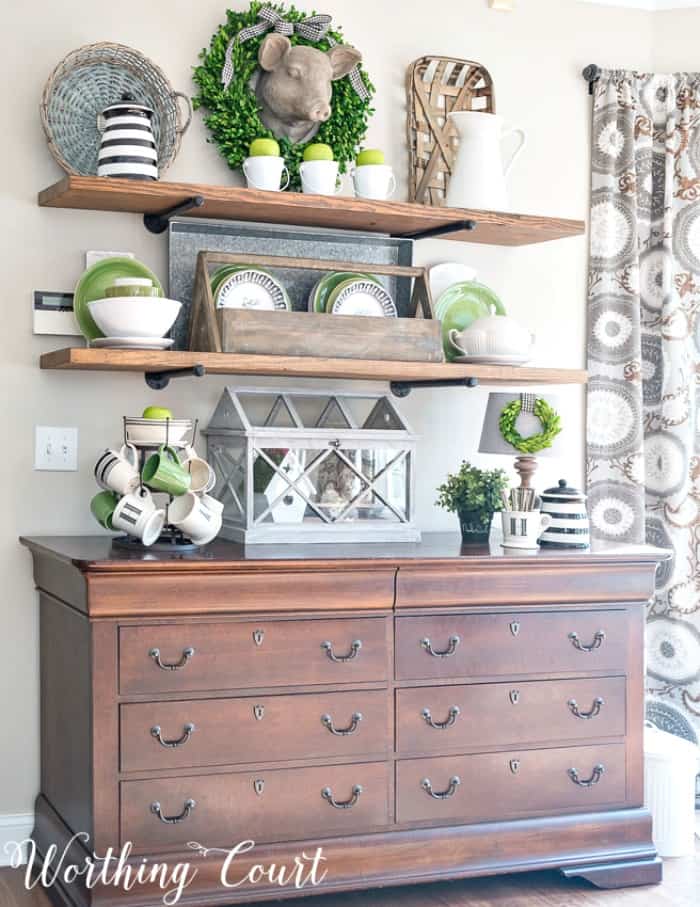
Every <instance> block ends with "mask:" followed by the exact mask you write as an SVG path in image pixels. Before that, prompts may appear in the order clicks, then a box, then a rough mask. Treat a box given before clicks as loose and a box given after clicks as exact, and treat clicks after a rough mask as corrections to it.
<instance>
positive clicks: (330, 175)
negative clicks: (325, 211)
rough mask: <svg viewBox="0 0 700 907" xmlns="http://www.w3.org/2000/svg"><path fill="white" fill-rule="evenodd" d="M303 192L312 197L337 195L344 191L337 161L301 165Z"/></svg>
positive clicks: (304, 162)
mask: <svg viewBox="0 0 700 907" xmlns="http://www.w3.org/2000/svg"><path fill="white" fill-rule="evenodd" d="M299 175H300V176H301V191H302V192H306V193H309V194H311V195H337V194H338V193H339V192H341V191H342V188H343V187H342V185H341V183H340V181H339V179H338V162H337V161H303V162H302V163H301V164H300V165H299Z"/></svg>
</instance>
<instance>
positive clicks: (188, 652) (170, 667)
mask: <svg viewBox="0 0 700 907" xmlns="http://www.w3.org/2000/svg"><path fill="white" fill-rule="evenodd" d="M148 654H149V655H150V657H151V658H152V659H153V661H155V663H156V664H157V665H158V667H159V668H160V669H161V670H163V671H177V670H178V669H179V668H184V667H185V665H186V664H187V662H188V661H189V660H190V658H192V656H193V655H194V649H193V648H192V647H191V646H188V647H187V648H186V649H183V650H182V658H181V659H180V661H178V662H176V663H175V664H167V663H166V662H164V661H161V660H160V649H151V651H150V652H149V653H148Z"/></svg>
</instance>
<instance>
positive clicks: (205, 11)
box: [0, 0, 651, 814]
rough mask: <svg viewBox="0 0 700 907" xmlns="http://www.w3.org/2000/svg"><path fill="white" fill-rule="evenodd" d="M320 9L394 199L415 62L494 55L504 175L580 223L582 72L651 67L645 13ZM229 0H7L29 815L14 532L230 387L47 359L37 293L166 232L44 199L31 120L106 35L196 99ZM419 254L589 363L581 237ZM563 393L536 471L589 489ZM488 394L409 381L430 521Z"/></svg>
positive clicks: (426, 249) (8, 249) (11, 475)
mask: <svg viewBox="0 0 700 907" xmlns="http://www.w3.org/2000/svg"><path fill="white" fill-rule="evenodd" d="M319 6H320V8H321V9H322V10H324V11H327V12H328V13H331V14H332V15H333V16H334V18H335V19H336V20H337V21H338V22H340V23H342V24H343V26H344V28H345V34H346V36H347V38H348V40H349V41H351V42H353V43H356V44H357V45H358V46H359V47H360V48H361V49H362V51H363V53H364V56H365V61H366V65H367V69H368V70H369V72H370V74H371V77H372V79H373V81H374V83H375V85H376V87H377V98H376V108H377V113H376V116H375V118H374V120H373V122H372V125H371V129H370V133H369V136H368V143H369V144H370V145H372V146H379V147H382V148H384V149H386V151H387V152H388V154H389V157H390V159H392V160H393V162H394V164H395V166H396V169H397V173H398V174H399V176H400V177H401V179H402V183H403V184H402V186H401V194H403V192H404V191H405V181H404V180H403V176H404V174H405V170H406V149H405V140H404V134H405V98H404V73H405V70H406V67H407V65H408V63H410V62H411V61H412V60H414V59H415V58H416V57H418V56H420V55H422V54H424V53H426V52H441V53H445V54H454V55H456V56H459V57H467V58H471V59H475V60H480V61H482V62H483V63H484V64H485V65H486V66H488V68H489V69H490V71H491V73H492V75H493V77H494V80H495V84H496V90H497V99H498V110H499V112H500V113H502V114H504V115H505V116H506V117H507V119H508V120H509V121H510V122H511V123H512V124H513V125H518V126H522V127H523V128H524V129H526V130H527V132H528V135H529V142H528V146H527V148H526V151H525V152H524V154H523V156H522V158H521V159H520V161H519V162H518V164H517V166H516V168H515V170H514V173H513V178H512V186H511V189H512V202H513V207H514V209H515V210H521V211H530V212H537V213H541V214H552V215H562V216H570V217H584V216H585V215H586V208H587V198H588V133H589V127H588V123H589V98H588V96H587V93H586V88H585V85H584V83H583V81H582V79H581V76H580V72H581V69H582V67H583V66H584V65H585V64H587V63H589V62H592V61H593V62H598V63H600V64H602V65H606V64H608V65H609V64H614V65H616V66H629V67H638V68H644V67H647V66H648V65H649V64H650V62H651V58H650V48H651V17H650V16H648V15H647V14H645V13H642V12H635V11H630V10H619V9H612V8H604V7H603V8H600V7H595V6H589V5H587V4H578V3H576V2H574V0H518V3H517V6H518V9H517V10H516V12H514V13H511V14H503V13H497V12H492V11H490V10H489V9H488V8H487V3H486V0H442V2H435V3H433V4H432V5H428V6H426V4H418V3H414V4H397V3H394V2H383V3H380V2H377V0H352V2H350V0H328V2H323V3H320V4H319ZM399 6H400V7H401V16H400V18H397V17H396V15H395V14H397V13H398V10H399ZM225 8H226V3H224V2H221V0H217V2H214V0H199V2H198V3H196V4H193V3H192V2H191V0H167V2H166V0H149V2H143V0H138V2H137V0H121V2H119V3H108V2H106V0H97V2H95V0H92V2H88V0H61V2H60V3H57V2H48V0H43V2H40V3H39V4H37V3H36V2H35V3H22V4H20V3H13V4H11V5H8V6H7V10H6V17H5V22H4V29H3V47H2V54H1V55H0V60H1V61H2V63H1V64H0V65H2V67H3V68H4V72H3V78H2V84H3V85H4V86H5V91H4V93H3V97H4V105H5V117H4V122H5V138H4V140H3V143H2V144H3V168H2V173H3V180H4V183H5V185H4V191H3V208H2V211H3V218H4V222H3V231H2V236H3V239H2V244H3V252H4V254H3V269H2V270H3V274H4V281H3V282H4V284H5V286H4V293H3V301H2V327H3V330H2V337H3V355H2V379H1V380H2V389H3V390H2V399H3V401H4V403H3V409H2V412H3V422H4V424H5V427H6V428H5V430H6V435H5V437H6V442H5V445H4V450H5V456H4V462H3V465H4V475H5V486H4V489H3V496H2V497H3V504H4V506H3V508H2V512H3V518H2V519H1V520H0V575H1V576H2V587H3V594H2V599H0V601H1V605H0V609H1V610H0V615H1V616H2V624H1V626H2V634H1V637H0V638H1V639H2V649H1V653H2V654H1V657H0V702H1V709H0V720H1V722H2V728H3V733H2V736H1V737H0V814H2V813H20V812H25V811H29V810H31V807H32V801H33V798H34V796H35V794H36V792H37V789H38V778H39V774H38V696H37V686H38V684H37V680H38V664H37V629H38V627H37V608H36V596H35V594H34V592H33V590H32V579H31V571H30V559H29V555H28V554H27V553H26V551H24V550H23V549H21V548H20V547H19V546H18V544H17V536H18V535H19V534H21V533H28V534H47V533H71V532H73V533H76V532H77V533H80V532H94V531H95V529H96V527H95V526H94V525H93V524H92V523H91V520H90V515H89V512H88V501H89V499H90V496H91V494H92V493H93V483H92V480H91V464H92V462H93V460H94V458H95V456H96V454H97V452H98V451H99V449H100V448H101V447H103V446H104V445H105V444H106V443H109V442H112V441H113V440H116V438H117V437H118V433H119V420H120V417H121V416H122V414H125V413H130V414H133V413H139V412H140V411H141V409H142V408H143V407H144V406H145V405H146V404H147V403H148V402H150V401H152V400H154V399H155V398H158V400H159V401H161V400H162V401H163V402H165V403H166V404H167V405H170V406H172V407H173V408H174V409H175V410H176V411H177V413H178V414H180V415H193V416H194V415H196V416H199V417H201V418H202V419H204V420H205V422H206V420H207V418H208V416H209V414H210V413H211V411H212V409H213V407H214V405H215V402H216V400H217V399H218V396H219V394H220V392H221V389H222V387H223V386H224V383H225V381H224V379H221V378H211V379H206V380H203V381H199V382H195V381H182V382H177V383H176V384H175V385H172V386H171V388H170V389H169V390H168V391H166V392H164V393H162V394H161V395H158V394H154V393H152V392H148V391H147V388H146V387H145V385H144V382H143V378H142V377H141V376H138V375H121V376H119V375H111V374H99V373H93V374H90V373H82V374H80V373H74V374H69V373H65V374H61V373H58V372H41V371H39V369H38V357H39V354H40V352H42V351H43V350H48V349H51V348H52V347H55V346H57V342H56V340H52V339H50V338H37V337H33V336H32V333H31V311H30V291H31V290H32V289H33V288H39V289H58V290H61V289H65V290H68V289H71V287H72V286H73V285H74V283H75V281H76V279H77V277H78V276H79V274H80V271H81V268H82V262H83V253H84V251H85V250H86V249H88V248H93V249H112V250H114V249H117V250H132V251H134V252H135V253H136V254H137V256H138V257H139V258H141V259H143V260H144V261H145V262H146V263H147V264H149V265H150V266H151V267H153V268H154V269H155V270H156V271H157V272H158V273H159V274H161V275H162V276H165V274H166V253H165V250H166V243H165V240H164V239H163V238H156V237H153V236H151V235H150V234H147V233H146V232H145V231H144V229H143V227H142V226H141V223H140V221H139V218H138V217H136V216H131V215H117V214H100V213H94V212H85V213H79V212H72V211H58V210H48V209H40V208H38V207H37V205H36V202H35V199H36V193H37V191H38V190H39V189H41V188H43V187H44V186H46V185H48V184H49V183H51V182H53V181H54V180H56V179H57V178H58V177H59V176H60V172H59V170H58V167H57V166H56V165H55V164H54V162H53V160H52V159H51V157H50V155H49V153H48V151H47V150H46V147H45V143H44V137H43V134H42V131H41V127H40V124H39V117H38V104H39V98H40V94H41V90H42V86H43V84H44V81H45V79H46V77H47V75H48V74H49V72H50V70H51V69H52V67H53V66H54V64H55V63H56V62H57V61H58V60H59V59H60V58H61V57H62V56H63V55H64V54H65V53H67V52H68V51H70V50H71V49H73V48H75V47H78V46H79V45H81V44H84V43H89V42H93V41H99V40H113V41H118V42H123V43H125V44H129V45H132V46H134V47H137V48H139V49H141V50H142V51H144V52H145V53H146V54H148V55H149V56H151V57H152V58H153V59H154V60H157V61H158V62H159V63H160V64H161V66H162V67H163V68H164V70H165V72H166V73H167V74H168V76H169V77H170V79H171V81H172V83H173V85H174V86H175V87H176V88H178V89H181V90H185V91H191V90H192V85H191V83H190V68H191V66H192V65H193V64H194V63H195V62H196V60H197V54H198V52H199V50H200V48H201V47H202V46H204V45H205V44H206V43H207V41H208V39H209V36H210V35H211V33H212V32H213V31H214V29H215V27H216V26H217V25H218V24H219V22H220V21H222V20H223V18H224V11H225ZM429 12H432V13H433V17H432V18H431V17H430V16H429ZM205 138H206V134H205V130H204V128H203V126H202V124H201V117H200V116H199V115H198V116H197V117H196V118H195V123H194V125H193V127H192V129H191V130H190V132H189V134H188V135H187V137H186V140H185V142H184V146H183V149H182V153H181V154H180V156H179V158H178V160H177V162H176V163H175V165H174V166H173V168H172V169H171V171H170V172H169V173H168V177H169V178H170V179H180V180H193V181H201V182H211V183H224V184H225V183H228V182H230V181H231V180H232V178H233V177H232V174H231V173H230V172H229V171H228V169H227V168H226V166H225V165H224V164H223V162H222V161H221V160H220V159H219V157H218V155H217V152H216V150H215V149H214V147H212V146H210V145H207V144H206V143H205ZM416 251H417V257H418V259H419V260H420V261H426V262H430V261H439V260H445V259H448V258H453V259H459V260H461V261H464V262H468V263H470V264H472V265H473V266H475V267H476V268H478V270H479V274H480V277H481V278H482V279H483V280H484V281H485V282H486V283H489V284H491V285H492V286H493V287H494V288H495V289H496V290H497V291H498V292H499V293H500V294H501V295H502V297H503V299H504V300H505V303H506V305H507V307H508V309H509V311H510V312H511V313H512V314H514V315H516V316H517V317H519V318H521V319H522V320H523V321H525V322H526V323H528V324H529V325H530V326H531V328H532V329H533V330H534V331H535V332H536V333H537V335H538V339H539V356H538V359H539V362H540V363H541V364H549V365H567V366H582V365H583V363H584V312H585V268H586V240H585V239H584V238H582V237H580V238H575V239H570V240H566V241H564V242H561V243H555V244H550V245H545V246H541V247H532V248H525V249H517V250H507V249H496V248H488V247H480V246H469V245H459V244H453V243H449V244H448V243H444V242H443V243H440V242H434V241H433V242H426V243H424V244H421V245H419V247H418V248H417V250H416ZM58 345H63V344H60V343H59V344H58ZM561 400H562V405H563V407H564V422H565V426H566V432H567V455H566V457H565V458H564V459H563V460H562V461H559V462H555V463H550V464H549V465H548V466H547V467H546V468H544V467H543V468H542V473H541V479H542V481H547V482H549V481H551V480H554V479H556V478H558V477H559V475H560V474H561V475H566V476H567V477H569V478H570V479H571V480H573V481H576V482H581V480H582V452H583V440H582V394H581V392H580V391H579V390H573V391H571V390H569V391H563V392H562V393H561ZM484 401H485V392H483V391H475V392H467V391H462V390H442V391H439V392H433V393H430V392H416V393H414V394H413V396H412V397H411V398H410V399H409V400H408V401H407V402H406V403H405V404H404V411H405V412H406V414H407V416H408V418H409V419H410V420H411V421H412V423H413V425H414V427H415V429H416V430H417V431H418V432H420V433H421V434H422V436H423V441H422V445H421V449H420V453H421V461H420V465H419V480H418V487H419V495H418V509H419V521H420V523H421V525H422V526H423V527H424V528H425V529H430V528H433V529H438V528H442V529H452V528H455V525H454V520H453V518H452V517H450V516H449V515H446V514H444V513H442V512H440V511H439V510H437V509H436V508H435V507H434V505H433V501H434V497H435V492H434V489H435V486H436V485H437V484H438V483H439V481H440V480H441V479H442V478H443V476H444V474H445V472H446V471H447V470H448V469H449V468H452V467H455V466H456V465H457V464H458V462H459V460H460V459H461V458H462V457H465V456H466V457H472V456H473V454H474V451H475V446H476V443H477V440H478V428H479V422H480V418H481V415H482V412H483V406H484ZM35 424H49V425H51V424H53V425H77V426H78V428H79V430H80V450H79V471H78V472H77V473H47V472H39V473H36V472H34V471H33V470H32V463H33V432H34V425H35ZM499 465H500V463H499ZM66 670H67V671H68V670H70V665H66ZM66 732H67V733H69V732H70V730H69V729H66Z"/></svg>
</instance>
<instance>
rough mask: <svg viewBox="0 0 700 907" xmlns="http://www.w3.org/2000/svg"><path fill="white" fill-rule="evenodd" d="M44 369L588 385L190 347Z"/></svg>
mask: <svg viewBox="0 0 700 907" xmlns="http://www.w3.org/2000/svg"><path fill="white" fill-rule="evenodd" d="M40 361H41V368H42V369H64V370H83V371H112V372H144V373H145V372H159V371H165V370H169V369H186V368H191V367H192V366H194V365H203V366H204V367H205V369H206V371H207V372H208V373H209V374H212V375H251V376H272V377H276V378H345V379H351V380H365V381H433V380H459V379H463V378H477V379H478V380H479V383H480V384H483V385H498V384H518V385H527V384H585V383H586V381H587V380H588V376H587V373H586V371H585V370H583V369H573V368H561V369H554V368H536V367H532V368H530V367H527V366H526V367H520V368H515V367H513V366H505V365H457V364H454V363H444V362H437V363H431V362H384V361H374V360H367V359H315V358H311V357H292V356H288V357H280V356H254V355H243V354H236V353H193V352H185V351H182V352H180V351H168V352H161V351H159V350H158V351H152V350H95V349H87V348H77V347H75V348H71V349H62V350H55V351H53V352H50V353H44V354H43V355H42V357H41V360H40Z"/></svg>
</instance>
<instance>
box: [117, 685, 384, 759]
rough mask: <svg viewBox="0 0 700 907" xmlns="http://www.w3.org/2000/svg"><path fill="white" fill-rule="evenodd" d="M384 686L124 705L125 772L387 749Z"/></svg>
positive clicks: (371, 751)
mask: <svg viewBox="0 0 700 907" xmlns="http://www.w3.org/2000/svg"><path fill="white" fill-rule="evenodd" d="M389 705H390V700H389V694H388V693H386V692H385V691H383V690H378V691H353V692H342V693H310V694H297V695H291V696H255V697H240V698H236V699H210V700H202V699H200V700H189V701H184V702H180V701H178V702H139V703H131V704H129V705H123V706H122V707H121V713H120V714H121V723H120V727H121V734H120V739H121V767H122V771H125V772H129V771H138V770H142V769H165V768H185V767H189V766H194V767H197V766H205V765H233V764H235V763H244V762H245V763H258V762H276V761H282V760H284V761H291V760H293V759H318V758H324V757H335V756H340V757H342V756H351V757H352V756H358V755H380V756H381V755H382V754H384V753H386V752H387V750H389V749H391V748H392V739H393V738H392V736H391V715H390V708H389Z"/></svg>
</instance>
